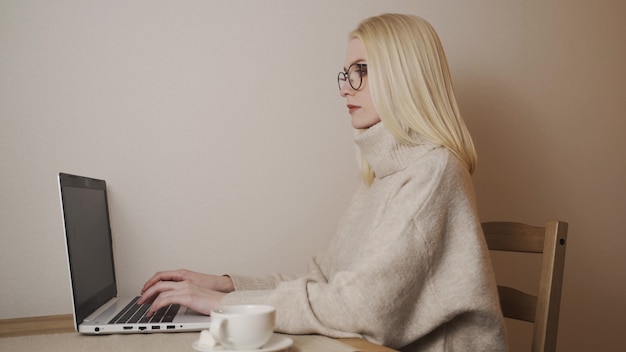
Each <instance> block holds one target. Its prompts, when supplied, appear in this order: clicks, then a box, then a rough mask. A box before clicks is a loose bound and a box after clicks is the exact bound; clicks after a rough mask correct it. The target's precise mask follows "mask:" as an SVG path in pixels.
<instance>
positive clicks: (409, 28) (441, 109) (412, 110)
mask: <svg viewBox="0 0 626 352" xmlns="http://www.w3.org/2000/svg"><path fill="white" fill-rule="evenodd" d="M352 38H358V39H359V40H361V41H362V42H363V44H364V46H365V51H366V55H367V65H368V70H367V71H368V73H367V75H368V85H369V89H370V92H371V95H372V99H373V102H374V105H375V106H376V110H377V112H378V116H379V117H380V119H381V121H382V123H383V124H384V126H385V128H387V129H388V130H389V131H390V132H391V133H392V134H393V135H394V136H395V137H396V139H397V140H399V141H400V142H401V143H405V144H408V145H417V144H421V143H423V142H421V141H420V137H421V138H426V139H427V140H428V141H430V142H431V143H435V144H439V145H442V146H444V147H445V148H447V149H449V150H450V151H451V152H452V153H453V154H454V155H456V156H457V157H458V158H459V159H460V160H461V161H462V162H463V163H464V164H465V166H466V167H467V169H468V171H469V172H470V173H473V172H474V169H475V167H476V150H475V148H474V143H473V142H472V137H471V136H470V133H469V131H468V129H467V126H466V125H465V122H464V121H463V118H462V117H461V113H460V112H459V108H458V106H457V103H456V98H455V97H454V90H453V89H452V79H451V77H450V69H449V68H448V62H447V60H446V55H445V53H444V50H443V46H442V45H441V41H440V40H439V36H438V35H437V33H436V32H435V30H434V28H433V27H432V26H431V25H430V24H429V23H428V22H427V21H426V20H424V19H423V18H421V17H417V16H412V15H403V14H384V15H380V16H375V17H370V18H368V19H366V20H364V21H362V22H361V23H360V24H359V26H358V27H357V28H356V29H355V30H354V31H353V32H352V33H350V39H352ZM361 164H362V170H361V171H362V174H363V178H364V181H365V182H366V183H368V184H369V183H371V182H372V181H373V179H374V173H373V171H371V168H370V167H369V165H368V164H367V163H366V162H365V161H363V162H362V163H361Z"/></svg>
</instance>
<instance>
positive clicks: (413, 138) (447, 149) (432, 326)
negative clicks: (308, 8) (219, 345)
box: [141, 14, 505, 351]
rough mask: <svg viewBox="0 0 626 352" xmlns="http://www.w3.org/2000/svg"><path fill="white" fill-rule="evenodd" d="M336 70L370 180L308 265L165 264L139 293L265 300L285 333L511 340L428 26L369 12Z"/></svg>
mask: <svg viewBox="0 0 626 352" xmlns="http://www.w3.org/2000/svg"><path fill="white" fill-rule="evenodd" d="M338 81H339V88H340V92H341V96H342V97H344V98H345V99H346V102H347V107H348V109H349V113H350V116H351V121H352V126H353V127H354V128H355V129H357V130H358V131H359V133H358V134H357V136H356V137H355V142H356V144H357V145H358V147H359V148H360V151H361V155H362V165H361V168H362V176H363V181H364V182H363V184H362V185H361V186H360V188H359V189H358V190H357V192H356V194H355V196H354V198H353V199H352V202H351V204H350V206H349V208H348V211H347V213H346V214H345V216H344V218H343V219H342V222H341V224H340V226H339V229H338V232H337V235H336V236H335V238H334V239H333V241H332V242H331V244H330V246H329V247H328V249H327V250H326V251H325V252H324V253H321V254H319V255H317V256H315V257H314V258H313V260H312V261H311V264H310V272H309V273H308V274H307V275H302V276H295V275H294V276H289V275H280V274H270V275H267V276H264V277H243V276H237V275H231V276H213V275H205V274H199V273H194V272H190V271H186V270H180V271H170V272H162V273H157V274H156V275H155V276H154V277H152V278H151V279H150V280H149V281H148V282H147V283H146V284H145V286H144V289H143V292H142V294H143V297H142V299H141V302H150V301H152V300H154V302H153V306H152V308H151V310H152V311H155V310H156V309H158V308H160V307H162V306H165V305H167V304H170V303H179V304H183V305H185V306H189V307H191V308H193V309H195V310H197V311H199V312H202V313H209V311H210V309H211V308H213V307H214V306H216V305H218V304H242V303H244V304H250V303H257V304H269V305H273V306H275V307H277V322H276V327H277V331H279V332H285V333H291V334H311V333H317V334H323V335H327V336H331V337H365V338H367V339H369V340H371V341H374V342H376V343H380V344H383V345H386V346H390V347H393V348H401V349H403V350H406V351H457V350H458V351H499V350H504V349H505V337H504V327H503V321H502V316H501V313H500V310H499V305H498V299H497V293H496V290H495V282H494V279H493V273H492V271H491V266H490V262H489V257H488V254H487V250H486V247H485V244H484V240H483V235H482V232H481V228H480V222H479V219H478V216H477V212H476V204H475V200H474V193H473V188H472V182H471V176H470V175H471V173H472V171H473V170H474V167H475V164H476V155H475V151H474V146H473V143H472V140H471V137H470V135H469V132H468V131H467V128H466V126H465V124H464V122H463V120H462V118H461V115H460V113H459V110H458V107H457V104H456V101H455V98H454V93H453V90H452V84H451V78H450V73H449V69H448V66H447V62H446V58H445V54H444V52H443V48H442V46H441V43H440V41H439V38H438V37H437V34H436V33H435V31H434V29H433V28H432V27H431V26H430V25H429V24H428V23H427V22H426V21H425V20H423V19H421V18H419V17H415V16H408V15H397V14H386V15H381V16H377V17H372V18H369V19H366V20H365V21H363V22H362V23H361V24H360V25H359V26H358V28H357V29H356V30H355V31H353V32H352V33H351V34H350V37H349V42H348V48H347V53H346V61H345V66H344V70H343V71H342V72H340V73H339V77H338Z"/></svg>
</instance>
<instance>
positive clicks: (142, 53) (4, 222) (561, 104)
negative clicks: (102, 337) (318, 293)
mask: <svg viewBox="0 0 626 352" xmlns="http://www.w3.org/2000/svg"><path fill="white" fill-rule="evenodd" d="M625 10H626V6H625V5H624V3H623V2H621V1H619V0H616V1H611V0H602V1H594V2H588V1H582V0H574V1H564V0H560V1H552V2H544V1H537V0H523V1H517V2H503V1H497V0H481V1H472V2H468V1H464V0H455V1H445V2H441V1H435V0H424V1H393V2H389V1H367V2H364V1H341V2H337V1H330V0H325V1H319V0H316V1H287V0H284V1H275V0H273V1H263V2H261V1H175V2H174V1H146V0H141V1H125V2H122V1H118V2H113V1H91V2H87V1H74V0H64V1H61V0H58V1H54V2H52V1H43V0H41V1H19V0H0V165H1V166H0V168H1V172H0V268H1V269H0V279H1V280H2V282H3V284H2V285H0V319H2V318H11V317H22V316H34V315H49V314H65V313H69V312H70V310H71V306H70V297H69V294H70V293H69V281H68V274H67V268H66V262H65V250H64V244H63V232H62V223H61V214H60V207H59V200H58V191H57V185H56V174H57V173H58V172H59V171H64V172H71V173H78V174H84V175H88V176H93V177H100V178H105V179H106V180H107V181H108V184H109V188H110V189H109V198H110V201H111V216H112V222H113V232H114V240H115V246H116V250H117V256H116V260H117V264H118V267H119V273H118V277H119V283H120V289H121V293H122V294H134V293H137V292H138V291H139V289H140V287H141V285H142V284H143V282H144V280H145V279H146V278H147V277H148V276H150V275H151V274H152V273H153V272H154V271H157V270H163V269H169V268H179V267H186V268H190V269H194V270H200V271H207V272H213V273H224V272H236V273H242V274H257V273H262V272H267V271H286V272H301V271H303V270H305V269H306V262H307V260H308V258H309V257H310V256H311V255H312V254H314V253H315V252H317V251H319V250H321V249H323V248H324V246H325V245H326V243H327V242H328V238H329V237H330V236H332V234H333V232H334V228H335V226H336V224H337V221H338V219H339V217H340V216H341V213H342V211H343V209H344V208H345V207H346V205H347V203H348V201H349V199H350V196H351V193H352V191H353V190H354V188H355V185H356V182H358V181H357V173H356V165H355V158H354V146H353V143H352V140H351V139H352V134H353V132H352V130H351V128H350V126H349V120H348V114H347V112H346V109H345V107H344V102H343V101H342V99H341V98H340V97H339V94H338V91H337V88H336V81H335V77H336V74H337V72H338V71H339V69H340V67H341V66H342V65H343V57H344V50H345V47H344V46H345V39H346V35H347V33H348V32H349V31H350V30H351V29H352V28H354V26H355V25H356V24H357V23H358V21H359V20H360V19H362V18H365V17H367V16H370V15H375V14H379V13H381V12H396V11H397V12H409V13H414V14H418V15H421V16H423V17H425V18H427V19H428V20H429V21H430V22H431V23H432V24H433V25H434V26H435V27H436V28H437V30H438V32H439V34H440V35H441V37H442V40H443V42H444V46H445V47H446V49H447V53H448V58H449V61H450V65H451V68H452V71H453V78H454V82H455V86H456V88H457V96H458V99H459V103H460V105H461V108H462V109H463V111H464V114H465V117H466V120H467V122H468V125H469V126H470V129H471V130H472V132H473V134H474V138H475V140H476V144H477V147H478V150H479V159H480V160H479V168H478V171H477V173H476V175H475V178H474V179H475V183H476V189H477V195H478V198H479V205H480V212H481V216H482V217H483V219H484V220H492V219H518V220H521V221H527V222H533V223H537V224H540V223H542V222H544V221H545V220H547V219H548V218H560V219H562V220H566V221H568V222H569V223H570V241H569V248H568V253H567V261H566V274H565V284H564V292H563V304H562V311H561V325H560V334H559V350H562V351H586V350H603V351H610V350H618V347H620V345H618V342H619V341H621V339H620V338H619V336H620V334H621V333H622V331H623V330H624V328H626V324H625V323H624V319H623V314H624V313H625V312H626V305H625V304H624V300H623V297H624V296H626V280H624V279H625V274H624V273H623V270H622V268H624V267H625V266H626V259H624V257H623V256H622V255H621V253H620V249H622V248H624V247H625V245H626V243H625V241H626V240H625V239H624V236H623V235H624V233H623V230H622V227H621V226H620V223H619V219H620V218H621V217H622V214H621V213H622V212H623V209H624V206H625V205H626V204H625V203H626V187H625V186H624V182H623V180H624V179H626V163H625V162H624V156H623V152H624V150H626V142H624V138H622V136H621V135H622V134H623V131H624V130H626V123H625V122H624V121H625V119H624V115H625V113H626V103H624V95H625V94H624V93H626V92H625V90H624V84H623V82H624V81H626V71H625V69H624V62H626V45H625V44H624V40H623V37H624V34H626V24H625V23H624V21H622V20H621V15H622V14H624V12H625ZM161 252H167V253H169V256H168V257H166V258H163V259H158V260H154V259H152V258H153V257H154V256H156V255H157V254H158V253H161ZM504 275H505V276H506V275H507V274H506V273H505V274H504ZM516 275H517V273H509V274H508V276H509V278H510V279H512V280H516V279H517V278H516ZM511 328H512V329H513V330H514V331H513V332H512V336H513V341H514V344H516V345H517V340H516V339H517V335H518V333H517V330H518V327H517V326H512V327H511ZM524 329H525V328H524V327H521V328H519V330H520V331H522V332H521V333H520V334H523V331H524ZM513 350H516V349H513ZM520 350H523V348H520Z"/></svg>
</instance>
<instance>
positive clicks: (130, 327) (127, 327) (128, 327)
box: [124, 326, 133, 330]
mask: <svg viewBox="0 0 626 352" xmlns="http://www.w3.org/2000/svg"><path fill="white" fill-rule="evenodd" d="M132 329H133V327H132V326H125V327H124V330H132Z"/></svg>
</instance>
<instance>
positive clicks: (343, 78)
mask: <svg viewBox="0 0 626 352" xmlns="http://www.w3.org/2000/svg"><path fill="white" fill-rule="evenodd" d="M353 66H356V67H358V71H357V72H358V73H359V85H358V86H357V87H355V86H353V85H352V81H351V80H350V70H351V69H352V67H353ZM363 68H365V70H363ZM363 71H365V73H364V72H363ZM365 75H367V64H366V63H360V62H355V63H353V64H352V65H350V66H349V67H348V70H346V71H339V74H338V75H337V84H338V85H339V90H340V91H341V88H342V87H343V85H344V84H346V82H348V84H349V85H350V88H352V89H353V90H355V91H357V90H359V89H361V86H363V76H365Z"/></svg>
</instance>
